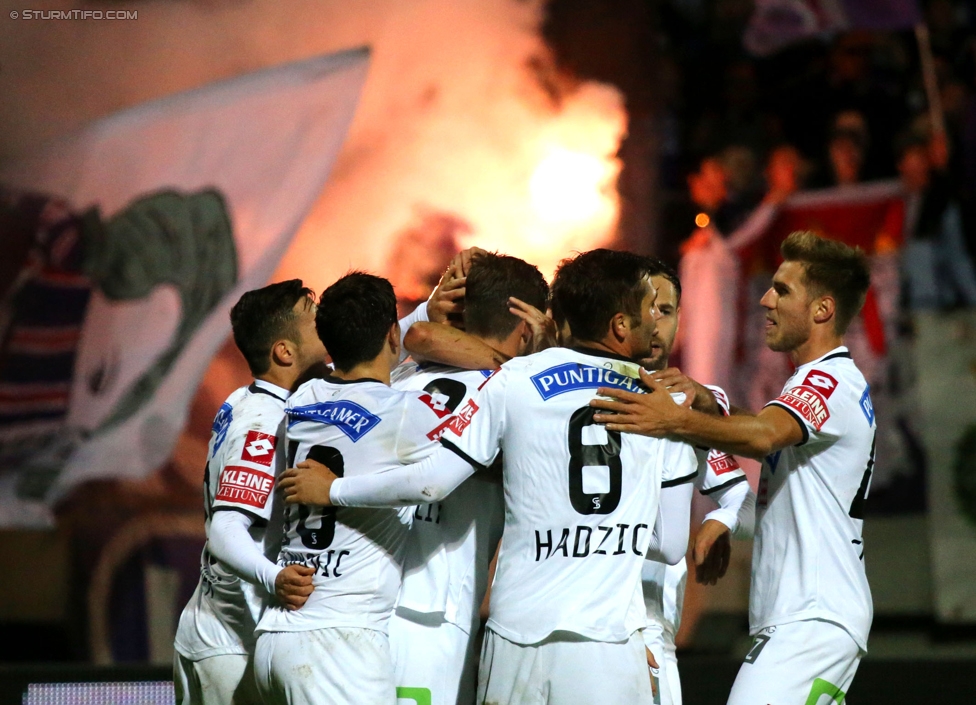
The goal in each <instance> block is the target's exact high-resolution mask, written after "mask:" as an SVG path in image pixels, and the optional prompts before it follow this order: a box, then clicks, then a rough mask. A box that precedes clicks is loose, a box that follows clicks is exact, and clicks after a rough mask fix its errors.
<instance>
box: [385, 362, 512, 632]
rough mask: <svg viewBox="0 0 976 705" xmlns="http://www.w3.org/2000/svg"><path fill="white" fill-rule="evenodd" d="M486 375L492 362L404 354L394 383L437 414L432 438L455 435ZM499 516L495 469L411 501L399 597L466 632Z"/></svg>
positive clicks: (491, 553) (473, 618) (482, 583)
mask: <svg viewBox="0 0 976 705" xmlns="http://www.w3.org/2000/svg"><path fill="white" fill-rule="evenodd" d="M490 375H491V371H490V370H461V369H458V368H455V367H447V366H444V365H426V364H425V365H418V364H417V363H414V362H410V363H407V364H404V365H401V366H400V367H398V368H397V369H396V370H394V375H393V387H394V389H400V390H403V391H412V392H419V393H420V400H421V401H423V402H424V403H426V404H428V405H429V406H430V407H431V410H432V411H433V412H434V414H435V415H437V416H438V417H439V418H440V419H441V423H440V424H439V425H438V427H437V429H436V430H435V432H434V433H433V434H432V438H433V439H434V440H436V439H439V438H440V437H441V436H443V435H444V434H445V433H449V435H448V437H449V438H450V437H454V438H456V437H457V432H456V429H457V428H458V427H459V426H458V424H463V423H465V420H466V419H468V418H469V417H470V414H471V411H472V408H473V407H472V406H471V400H472V397H473V396H474V395H475V394H476V393H477V392H478V389H479V388H480V387H481V385H482V384H484V382H485V379H486V378H487V377H489V376H490ZM450 434H453V435H450ZM503 522H504V499H503V497H502V484H501V474H500V473H497V474H496V473H491V472H489V473H487V474H486V473H477V474H475V475H472V476H471V477H469V478H468V479H467V480H465V481H464V482H463V483H462V484H461V486H460V487H458V488H457V489H455V490H454V491H453V492H451V494H450V495H448V496H447V497H446V498H445V499H444V500H443V501H441V502H433V503H430V504H421V505H419V506H417V507H416V508H415V509H414V516H413V526H412V527H411V529H410V534H409V535H408V538H407V548H406V557H405V561H404V565H403V585H402V586H401V587H400V596H399V598H398V600H397V605H398V606H399V607H405V608H406V609H410V610H413V611H415V612H424V613H442V614H443V618H444V621H446V622H450V623H451V624H454V625H456V626H458V627H459V628H460V629H462V630H464V631H465V632H470V631H471V629H472V627H473V625H475V624H476V620H477V613H478V607H479V606H480V605H481V600H482V599H483V598H484V595H485V590H486V589H487V587H488V564H489V563H490V562H491V559H492V556H494V555H495V547H496V546H497V545H498V539H499V538H501V534H502V525H503Z"/></svg>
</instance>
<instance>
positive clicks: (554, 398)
mask: <svg viewBox="0 0 976 705" xmlns="http://www.w3.org/2000/svg"><path fill="white" fill-rule="evenodd" d="M650 271H651V263H650V261H649V260H647V259H646V258H644V257H640V256H637V255H633V254H630V253H626V252H613V251H610V250H594V251H591V252H586V253H583V254H581V255H579V256H577V257H576V258H574V259H571V260H566V261H564V262H563V264H562V265H561V266H560V269H559V271H558V273H557V274H556V278H555V281H554V283H553V295H554V297H555V298H556V300H557V301H558V305H559V307H560V310H561V311H562V312H564V313H565V315H566V318H567V320H568V321H569V322H570V325H571V326H572V333H573V338H574V340H575V341H576V343H575V344H576V347H575V348H573V349H568V348H555V347H554V348H549V349H547V350H544V351H542V352H539V353H536V354H534V355H528V356H525V357H521V358H516V359H514V360H511V361H509V362H507V363H505V364H504V365H502V367H501V369H500V370H498V371H497V372H496V373H495V374H493V375H492V376H491V377H490V378H489V379H488V381H487V382H486V383H485V384H484V386H483V388H482V389H481V391H480V392H479V394H478V396H476V397H475V398H474V399H473V400H472V409H471V412H470V413H469V414H466V415H463V416H460V417H458V421H457V422H456V430H457V432H458V435H457V436H455V435H453V434H452V435H451V436H450V437H447V436H446V435H445V436H442V437H441V439H440V442H441V445H442V446H443V447H442V448H441V449H438V450H437V451H436V452H435V453H434V454H433V455H431V456H430V457H428V458H427V459H425V460H423V461H422V462H420V463H419V464H416V465H414V466H409V467H406V468H399V469H396V470H392V471H390V472H386V473H383V474H378V475H370V476H367V477H356V478H349V477H343V478H339V479H335V478H334V477H326V478H325V481H324V482H322V483H315V491H314V492H311V493H309V494H310V495H311V496H314V497H315V501H320V502H323V503H330V504H334V505H336V506H345V505H350V506H351V505H356V506H397V505H408V504H413V503H416V502H422V501H428V502H433V501H442V500H443V499H444V498H445V497H447V496H448V495H449V494H450V492H451V491H452V490H453V489H454V488H455V487H457V486H458V485H459V484H460V483H461V482H463V481H464V480H466V479H467V478H468V477H469V476H470V475H471V474H473V472H474V471H475V469H476V468H485V467H487V466H489V465H491V464H492V463H493V462H494V461H495V459H496V458H497V457H498V455H499V452H500V450H501V449H504V460H503V482H504V490H505V502H506V515H505V530H504V534H503V537H502V542H501V550H500V552H499V555H498V564H497V570H496V573H495V577H494V582H493V583H492V593H491V609H490V611H491V616H490V618H489V620H488V625H487V631H486V636H485V645H484V647H483V649H482V657H481V667H480V673H479V687H478V691H479V692H478V701H479V702H482V701H485V702H496V701H497V702H506V703H530V702H532V703H534V702H538V699H539V697H540V693H547V694H548V695H547V696H546V702H549V703H553V704H559V703H579V702H608V703H610V702H612V703H634V702H651V698H652V693H651V681H650V679H649V678H648V673H647V664H646V651H645V647H644V644H643V641H642V639H641V635H640V630H641V629H642V628H643V627H644V625H645V623H646V616H645V614H644V606H643V604H642V600H641V599H640V570H641V563H642V562H643V560H644V556H645V555H646V554H647V553H649V552H650V550H651V547H652V542H651V540H652V535H653V536H655V537H656V539H657V544H655V545H653V548H654V549H655V551H656V553H655V555H657V556H659V557H661V558H662V559H664V560H666V561H667V562H668V563H676V562H677V561H679V560H681V559H682V558H683V557H684V553H685V550H686V548H687V543H688V522H689V516H688V507H689V501H688V497H689V496H690V489H691V486H690V485H689V484H687V483H689V482H690V481H691V480H692V479H694V477H695V475H696V461H695V455H694V451H693V450H692V448H691V447H690V446H689V445H687V444H684V443H677V442H674V441H669V440H655V441H653V442H650V443H646V442H644V441H647V440H651V439H641V438H639V437H637V436H633V435H630V436H622V435H621V434H618V433H611V432H607V431H605V430H604V428H603V427H602V426H600V425H598V424H595V423H594V422H593V420H592V414H593V410H592V409H590V407H589V406H588V402H589V400H590V399H592V398H593V393H594V390H595V389H596V388H597V387H599V386H601V385H607V384H610V385H613V386H615V387H619V388H624V389H638V388H639V384H638V383H637V380H636V377H637V364H636V360H639V359H642V358H644V357H647V356H648V355H649V354H650V353H651V341H652V340H653V337H654V332H655V327H656V317H657V313H656V310H655V308H654V302H655V298H656V292H655V290H654V288H653V287H652V286H651V284H650ZM330 467H331V466H330ZM289 472H290V471H289ZM299 472H301V471H299ZM306 472H308V471H306ZM337 474H338V473H337ZM315 475H316V476H319V477H321V476H322V473H319V472H317V471H316V472H315ZM311 484H313V483H310V485H311ZM662 484H663V486H664V489H662ZM323 488H324V491H323ZM286 492H287V489H286ZM665 493H667V494H668V495H671V494H672V493H680V494H681V495H682V498H673V497H670V496H669V497H668V499H667V500H665V499H664V498H663V496H664V495H665ZM306 499H308V498H306ZM289 500H290V498H289ZM659 505H660V506H659ZM670 508H674V509H677V510H678V511H677V512H676V513H675V514H674V515H673V516H659V509H660V511H661V512H662V513H666V512H665V510H666V509H670Z"/></svg>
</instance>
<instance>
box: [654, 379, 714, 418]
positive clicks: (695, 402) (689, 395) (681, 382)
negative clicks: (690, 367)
mask: <svg viewBox="0 0 976 705" xmlns="http://www.w3.org/2000/svg"><path fill="white" fill-rule="evenodd" d="M651 376H652V377H654V379H655V380H657V381H658V382H660V383H661V384H663V385H664V386H665V387H667V389H668V391H669V392H671V393H672V394H675V393H677V392H681V393H682V394H684V395H685V400H684V401H683V402H682V403H681V405H682V406H690V407H691V408H693V409H694V410H695V411H701V412H704V413H706V414H716V415H718V414H721V413H722V411H721V408H720V407H719V405H718V402H717V401H716V400H715V395H714V394H712V391H711V390H710V389H709V388H708V387H706V386H705V385H703V384H699V383H698V382H696V381H695V380H693V379H692V378H691V377H689V376H688V375H686V374H685V373H684V372H682V371H681V370H679V369H678V368H677V367H668V368H666V369H663V370H660V371H659V372H652V373H651Z"/></svg>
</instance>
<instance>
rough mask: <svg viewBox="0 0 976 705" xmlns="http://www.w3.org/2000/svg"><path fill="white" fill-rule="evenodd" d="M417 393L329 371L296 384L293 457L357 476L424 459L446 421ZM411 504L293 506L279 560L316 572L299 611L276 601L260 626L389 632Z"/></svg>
mask: <svg viewBox="0 0 976 705" xmlns="http://www.w3.org/2000/svg"><path fill="white" fill-rule="evenodd" d="M418 396H419V395H417V394H415V393H405V392H399V391H396V390H394V389H391V388H390V387H388V386H386V385H385V384H383V383H382V382H379V381H376V380H371V379H362V380H355V381H351V382H347V381H344V380H340V379H337V378H335V377H329V378H327V379H314V380H311V381H309V382H306V383H305V384H303V385H302V386H301V387H299V388H298V391H296V392H295V393H294V394H293V395H292V396H291V398H290V399H289V400H288V405H287V407H286V409H285V413H286V415H287V422H288V428H287V439H286V440H287V456H286V457H287V462H288V466H289V467H294V465H295V463H299V462H301V461H302V460H305V459H306V458H311V459H312V460H317V461H319V462H321V463H324V464H325V465H327V466H328V467H329V468H330V469H331V470H332V471H333V472H334V473H335V474H336V475H338V476H340V477H343V476H346V477H355V476H357V475H366V474H372V473H379V472H383V471H385V470H389V469H391V468H394V467H398V466H400V465H407V464H410V463H413V462H417V461H419V460H421V459H423V458H424V457H425V456H427V455H429V454H430V453H431V452H432V451H433V450H434V449H435V448H436V447H437V445H436V443H435V441H434V440H433V438H434V437H435V436H434V434H433V432H434V431H435V429H436V428H437V427H438V426H439V425H440V424H441V423H442V419H441V418H440V417H438V416H437V414H435V413H434V410H433V408H432V407H431V406H430V405H428V404H425V403H424V402H422V401H421V400H420V399H419V398H418ZM412 515H413V510H412V509H411V508H402V509H357V508H352V507H339V508H336V507H327V508H326V507H320V506H311V505H287V507H286V511H285V525H284V537H283V540H282V546H281V553H280V554H279V556H278V564H279V565H282V566H285V565H289V564H292V563H301V564H303V565H307V566H312V567H314V568H315V575H314V576H313V577H312V585H313V587H314V590H313V591H312V595H311V596H310V597H309V598H308V602H306V603H305V606H304V607H302V608H301V609H300V610H295V611H288V610H286V609H284V608H280V607H271V608H269V609H268V610H266V611H265V613H264V617H263V618H262V619H261V622H260V624H259V625H258V629H257V631H258V632H291V631H308V630H312V629H322V628H325V627H360V628H366V629H376V630H379V631H382V632H384V633H385V632H386V630H387V623H388V621H389V618H390V614H391V613H392V611H393V606H394V603H395V602H396V597H397V593H398V591H399V589H400V572H401V567H402V564H403V550H404V543H405V541H406V537H407V532H408V530H409V528H410V522H411V517H412Z"/></svg>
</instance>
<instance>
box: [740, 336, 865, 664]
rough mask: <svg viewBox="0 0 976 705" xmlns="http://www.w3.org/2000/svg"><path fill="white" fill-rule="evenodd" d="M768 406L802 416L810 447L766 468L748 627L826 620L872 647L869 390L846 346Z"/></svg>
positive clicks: (808, 369)
mask: <svg viewBox="0 0 976 705" xmlns="http://www.w3.org/2000/svg"><path fill="white" fill-rule="evenodd" d="M770 404H774V405H776V406H779V407H780V408H782V409H785V410H786V411H788V412H789V413H790V414H792V415H793V416H794V417H795V418H796V420H797V422H798V423H799V424H800V426H801V428H802V429H803V441H802V442H801V443H799V444H798V445H796V446H793V447H790V448H784V449H783V450H781V451H779V452H776V453H773V454H772V455H770V456H768V457H767V458H766V459H765V460H764V461H763V464H762V473H761V475H760V479H759V492H758V497H757V503H756V538H755V544H754V548H753V557H752V589H751V590H750V593H749V623H750V630H751V632H752V633H753V634H755V633H756V632H758V631H759V630H761V629H763V628H765V627H770V626H775V625H780V624H785V623H789V622H795V621H799V620H804V619H822V620H826V621H829V622H834V623H836V624H838V625H840V626H841V627H843V628H844V629H845V630H847V631H848V632H849V633H850V635H851V637H852V638H853V639H854V641H855V642H857V645H858V646H859V647H860V648H861V649H862V650H864V651H867V639H868V631H869V630H870V628H871V618H872V612H873V608H872V603H871V590H870V588H869V587H868V580H867V576H866V575H865V572H864V545H863V543H862V542H863V538H862V536H861V527H862V526H863V523H864V521H863V519H864V500H865V498H866V497H867V494H868V488H869V487H870V484H871V472H872V469H873V467H874V439H875V431H876V425H875V419H874V407H873V406H872V404H871V393H870V389H869V387H868V384H867V382H865V381H864V376H863V375H862V374H861V372H860V371H859V370H858V369H857V367H856V366H855V365H854V361H853V360H852V359H851V355H850V353H849V352H848V351H847V348H845V347H840V348H837V349H835V350H833V351H831V352H830V353H828V354H827V355H824V356H823V357H821V358H819V359H817V360H814V361H813V362H808V363H807V364H805V365H801V366H800V367H799V368H797V370H796V372H795V373H794V374H793V376H792V377H790V379H789V380H788V381H787V382H786V385H785V386H784V387H783V393H782V394H781V395H780V396H779V397H777V398H776V399H774V400H773V401H771V402H770Z"/></svg>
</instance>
